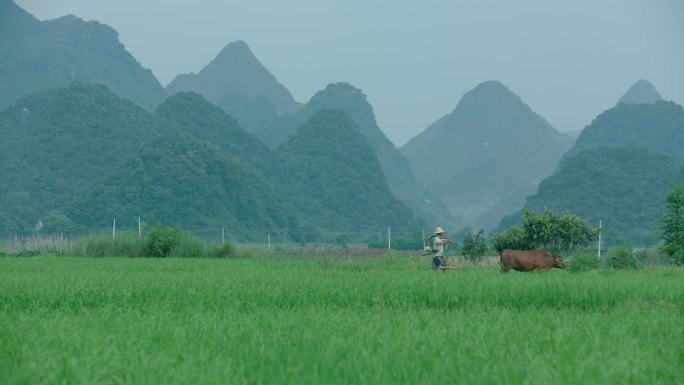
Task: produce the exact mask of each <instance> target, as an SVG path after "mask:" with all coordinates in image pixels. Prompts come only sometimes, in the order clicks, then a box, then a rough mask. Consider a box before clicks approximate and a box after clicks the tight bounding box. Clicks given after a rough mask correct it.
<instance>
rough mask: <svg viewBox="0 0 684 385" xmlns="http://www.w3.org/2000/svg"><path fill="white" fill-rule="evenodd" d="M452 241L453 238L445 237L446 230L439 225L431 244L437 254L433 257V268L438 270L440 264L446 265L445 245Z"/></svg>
mask: <svg viewBox="0 0 684 385" xmlns="http://www.w3.org/2000/svg"><path fill="white" fill-rule="evenodd" d="M451 243H452V241H451V238H449V237H444V230H443V229H442V228H441V227H439V226H437V228H436V229H435V235H434V237H433V239H432V244H431V245H430V247H431V248H432V250H433V251H434V252H435V256H434V257H432V270H437V268H439V267H440V266H446V261H445V260H444V245H446V244H451Z"/></svg>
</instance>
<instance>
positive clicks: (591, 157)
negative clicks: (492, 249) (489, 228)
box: [499, 80, 684, 245]
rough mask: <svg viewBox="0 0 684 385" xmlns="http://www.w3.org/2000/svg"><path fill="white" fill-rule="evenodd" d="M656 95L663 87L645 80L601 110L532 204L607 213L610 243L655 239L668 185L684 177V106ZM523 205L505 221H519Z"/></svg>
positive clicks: (594, 219)
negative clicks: (655, 86) (657, 87)
mask: <svg viewBox="0 0 684 385" xmlns="http://www.w3.org/2000/svg"><path fill="white" fill-rule="evenodd" d="M640 89H641V90H644V89H645V90H649V91H648V92H647V93H646V97H643V98H640V97H639V95H635V92H638V93H640V92H641V91H639V90H640ZM635 90H636V91H635ZM641 95H642V96H643V95H644V94H641ZM648 95H651V96H648ZM653 95H657V91H655V88H654V87H653V86H652V85H650V83H648V84H646V83H645V81H643V80H642V81H639V82H637V84H636V85H635V86H633V87H632V88H630V89H629V90H628V91H627V93H626V94H625V96H623V97H622V98H621V99H620V102H619V103H617V105H616V106H615V107H613V108H611V109H608V110H606V111H605V112H603V113H602V114H600V115H599V116H598V117H596V119H594V121H593V122H592V123H591V124H590V125H589V126H587V127H586V128H585V129H584V130H583V131H582V133H581V135H580V136H579V138H578V139H577V142H576V143H575V145H574V146H573V148H572V149H570V150H569V151H568V152H567V153H566V154H565V155H564V157H563V159H562V160H561V163H560V165H559V167H558V169H557V170H556V171H555V172H554V174H553V175H551V176H549V177H548V178H546V179H545V180H544V181H542V182H541V184H540V185H539V190H538V192H537V193H536V194H534V195H531V196H530V197H528V198H527V202H526V204H525V206H524V207H525V208H533V209H536V210H538V211H541V210H542V209H543V208H544V207H549V208H553V209H555V210H557V211H561V212H562V211H564V210H570V211H571V212H573V213H576V214H578V215H581V216H583V217H585V218H587V219H589V220H590V221H591V223H592V225H594V226H598V222H599V221H602V223H603V226H604V239H605V241H606V242H608V243H609V244H610V243H612V244H620V243H622V244H634V245H648V244H653V243H655V242H656V241H657V229H658V220H659V219H660V218H661V217H662V215H663V214H664V212H665V196H666V194H667V191H668V190H669V188H671V187H672V185H673V184H675V183H677V182H679V183H684V150H682V149H684V109H683V108H682V106H680V105H677V104H675V103H673V102H665V101H660V100H659V99H658V98H654V97H652V96H653ZM625 100H627V101H631V102H625ZM639 101H641V102H639ZM522 212H523V211H522V210H521V211H518V212H517V213H516V214H514V215H511V216H508V217H506V218H504V219H503V220H502V222H501V224H500V226H499V229H505V228H507V227H508V226H510V225H512V224H514V223H516V222H519V221H520V218H521V215H522Z"/></svg>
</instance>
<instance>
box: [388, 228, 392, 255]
mask: <svg viewBox="0 0 684 385" xmlns="http://www.w3.org/2000/svg"><path fill="white" fill-rule="evenodd" d="M387 250H392V232H391V231H390V227H389V226H387Z"/></svg>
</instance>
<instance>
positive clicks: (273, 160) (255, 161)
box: [0, 83, 424, 242]
mask: <svg viewBox="0 0 684 385" xmlns="http://www.w3.org/2000/svg"><path fill="white" fill-rule="evenodd" d="M0 139H1V140H0V163H1V164H2V165H3V180H4V181H5V183H3V184H2V185H0V199H2V201H3V202H4V204H3V206H2V208H0V228H2V229H3V230H8V229H14V230H15V231H27V230H29V229H31V227H32V226H33V225H34V224H35V223H36V222H37V221H38V220H42V222H43V223H44V224H45V227H46V229H50V230H59V231H69V230H72V231H73V230H79V229H83V230H85V229H88V230H92V229H96V228H99V229H102V228H106V227H107V226H108V225H110V224H111V221H112V220H113V218H117V219H118V220H119V223H120V224H122V225H123V224H125V223H128V224H129V226H130V225H131V224H134V223H136V221H137V218H138V217H143V219H144V220H145V221H146V222H147V223H155V222H156V223H161V224H164V225H169V226H178V227H182V228H186V229H206V228H208V227H212V228H214V229H217V228H220V227H225V228H226V230H227V231H228V232H229V233H230V234H231V235H232V237H233V238H235V237H239V239H255V238H256V237H260V239H263V237H264V234H266V233H268V232H273V233H276V232H278V233H280V232H282V231H283V229H287V231H288V234H289V237H288V238H289V239H290V240H297V241H300V242H305V241H307V240H315V239H320V238H319V237H320V236H325V234H323V233H322V230H327V231H328V232H330V231H347V232H364V231H371V232H372V233H371V234H375V233H376V230H377V228H378V226H383V227H384V226H391V227H392V228H394V229H396V230H397V231H402V230H403V231H409V230H415V229H416V228H419V227H422V226H424V224H423V223H422V222H421V221H420V220H419V219H417V218H415V217H414V216H413V214H412V212H411V210H409V209H408V208H407V207H406V206H405V205H404V204H403V203H401V202H400V201H399V200H398V199H397V198H396V197H394V195H393V194H392V192H391V190H390V188H389V185H388V184H387V181H386V178H385V176H384V175H383V174H382V171H381V168H380V164H379V162H378V160H377V157H376V155H375V152H374V151H373V147H372V146H371V145H370V144H369V143H368V142H367V140H366V139H365V137H363V135H361V133H360V131H359V128H358V126H357V125H356V124H355V123H354V122H353V121H352V120H351V119H350V118H349V116H348V115H347V114H346V113H344V112H343V111H339V110H329V111H327V112H319V113H317V114H316V115H315V116H313V117H312V118H311V119H310V120H309V121H307V122H305V124H304V125H303V126H302V129H301V130H300V131H298V133H297V134H296V135H294V136H293V137H292V139H291V140H290V141H288V142H286V143H284V144H283V146H282V148H281V149H280V150H279V151H278V152H273V151H271V150H270V149H269V148H268V147H266V146H265V145H263V144H262V143H261V142H260V141H259V140H258V139H256V138H255V137H253V136H252V135H251V134H249V133H247V132H246V131H244V130H242V129H241V128H240V127H239V126H238V125H237V124H236V122H235V120H233V119H232V118H231V117H229V116H228V115H226V114H225V113H224V112H223V111H222V110H220V109H219V108H217V107H216V106H214V105H213V104H211V103H210V102H208V101H207V100H205V99H204V98H203V97H202V96H200V95H197V94H195V93H190V92H183V93H179V94H177V95H175V96H173V97H170V98H169V99H168V100H167V101H166V102H164V103H163V104H162V105H160V106H159V108H158V109H157V112H156V114H152V113H150V112H147V111H145V110H144V109H142V108H140V107H138V106H136V105H134V104H133V103H131V102H129V101H128V100H125V99H123V98H121V97H118V96H116V95H114V94H113V93H111V92H110V91H109V90H108V89H107V88H106V87H105V86H102V85H88V84H84V83H72V84H70V85H69V86H67V87H62V88H54V89H48V90H44V91H40V92H38V93H34V94H31V95H29V96H26V97H24V98H22V99H20V101H19V103H17V104H16V105H15V107H12V108H10V109H7V110H5V111H4V112H2V113H0Z"/></svg>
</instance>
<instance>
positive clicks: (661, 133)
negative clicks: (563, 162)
mask: <svg viewBox="0 0 684 385" xmlns="http://www.w3.org/2000/svg"><path fill="white" fill-rule="evenodd" d="M605 146H608V147H642V148H646V149H650V150H652V151H656V152H662V153H664V154H668V155H671V156H673V157H674V158H675V159H678V160H680V161H684V150H683V149H684V108H682V106H680V105H678V104H675V103H673V102H666V101H659V102H656V103H640V104H628V103H620V104H618V105H617V106H615V107H613V108H611V109H609V110H606V111H604V112H603V113H601V114H600V115H599V116H597V117H596V119H594V121H593V122H591V124H590V125H589V126H587V127H586V128H585V129H584V130H582V134H580V136H579V138H577V142H576V143H575V145H574V147H573V148H572V149H570V151H568V152H567V154H565V157H564V158H565V159H567V158H570V157H572V156H573V155H574V154H576V153H578V152H580V151H584V150H590V149H596V148H599V147H605Z"/></svg>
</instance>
